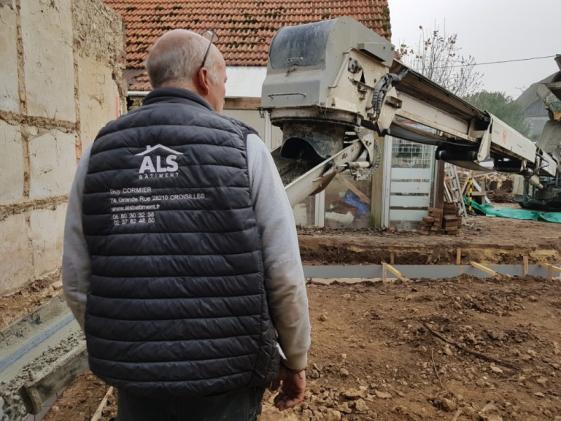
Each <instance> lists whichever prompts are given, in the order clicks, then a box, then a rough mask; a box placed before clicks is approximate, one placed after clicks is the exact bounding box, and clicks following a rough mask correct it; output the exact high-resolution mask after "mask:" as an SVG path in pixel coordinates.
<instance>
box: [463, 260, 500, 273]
mask: <svg viewBox="0 0 561 421" xmlns="http://www.w3.org/2000/svg"><path fill="white" fill-rule="evenodd" d="M469 264H470V265H471V266H473V267H474V268H475V269H477V270H480V271H481V272H484V273H486V274H488V275H491V276H496V275H497V272H495V271H494V270H493V269H491V268H488V267H487V266H485V265H482V264H481V263H477V262H470V263H469Z"/></svg>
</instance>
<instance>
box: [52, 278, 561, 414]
mask: <svg viewBox="0 0 561 421" xmlns="http://www.w3.org/2000/svg"><path fill="white" fill-rule="evenodd" d="M308 292H309V298H310V309H311V318H312V324H313V331H312V338H313V339H312V340H313V345H312V350H311V354H310V364H309V370H308V378H309V392H308V394H307V399H306V402H305V403H304V404H303V405H301V406H299V407H298V408H296V409H294V410H290V411H287V412H284V413H279V412H278V411H277V410H276V409H274V408H272V406H271V404H270V400H271V397H270V396H269V397H267V398H266V399H267V400H266V402H265V405H264V410H263V415H262V417H261V421H273V420H328V421H329V420H340V419H347V420H448V421H449V420H452V419H453V420H487V421H498V420H524V421H526V420H557V421H559V420H561V371H560V370H561V345H560V344H561V331H560V330H559V320H560V317H561V283H560V282H559V281H558V280H557V281H544V280H538V279H532V278H528V279H506V278H505V279H497V280H479V279H475V278H470V277H462V278H459V279H455V280H445V281H420V282H414V283H406V284H382V283H376V284H368V283H362V284H354V285H345V284H331V285H321V284H317V283H312V284H309V285H308ZM73 387H74V389H70V390H68V391H67V392H65V394H64V395H63V396H62V398H61V399H59V400H58V401H57V402H56V403H55V407H56V411H54V410H53V411H51V412H50V413H49V415H48V418H47V420H48V421H58V420H60V421H63V420H64V421H66V420H68V419H73V420H82V419H84V420H85V419H90V418H89V417H91V414H92V413H93V411H95V407H97V405H98V404H99V402H100V401H101V399H102V397H103V395H104V394H105V392H106V390H107V386H105V385H103V384H101V383H100V382H98V381H96V380H94V379H93V378H92V377H91V375H85V376H82V377H81V378H79V379H78V380H77V381H76V382H75V385H74V386H73ZM110 401H111V403H110V405H109V411H108V412H107V413H106V414H105V416H104V417H103V418H102V419H105V420H109V419H112V417H114V406H115V404H114V398H112V399H110Z"/></svg>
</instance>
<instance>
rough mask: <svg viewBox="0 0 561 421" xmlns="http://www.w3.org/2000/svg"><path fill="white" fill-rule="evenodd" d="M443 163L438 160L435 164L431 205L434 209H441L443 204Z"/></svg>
mask: <svg viewBox="0 0 561 421" xmlns="http://www.w3.org/2000/svg"><path fill="white" fill-rule="evenodd" d="M444 166H445V162H444V161H442V160H440V159H439V160H438V161H437V162H436V177H435V180H434V186H435V187H434V198H433V204H434V207H435V208H442V205H443V204H444V178H445V171H444Z"/></svg>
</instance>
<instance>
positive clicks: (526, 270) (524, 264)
mask: <svg viewBox="0 0 561 421" xmlns="http://www.w3.org/2000/svg"><path fill="white" fill-rule="evenodd" d="M522 263H523V266H524V270H523V272H524V276H528V256H524V257H522Z"/></svg>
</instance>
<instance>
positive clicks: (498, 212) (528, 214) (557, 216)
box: [464, 197, 561, 224]
mask: <svg viewBox="0 0 561 421" xmlns="http://www.w3.org/2000/svg"><path fill="white" fill-rule="evenodd" d="M464 200H465V202H466V206H471V207H472V208H473V209H475V210H476V211H478V212H479V213H482V214H484V215H487V216H497V217H500V218H511V219H525V220H531V221H545V222H553V223H555V224H561V212H540V211H534V210H529V209H515V208H495V207H493V205H489V204H484V205H480V204H479V203H477V202H476V201H474V200H472V199H468V198H467V197H466V198H464Z"/></svg>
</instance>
